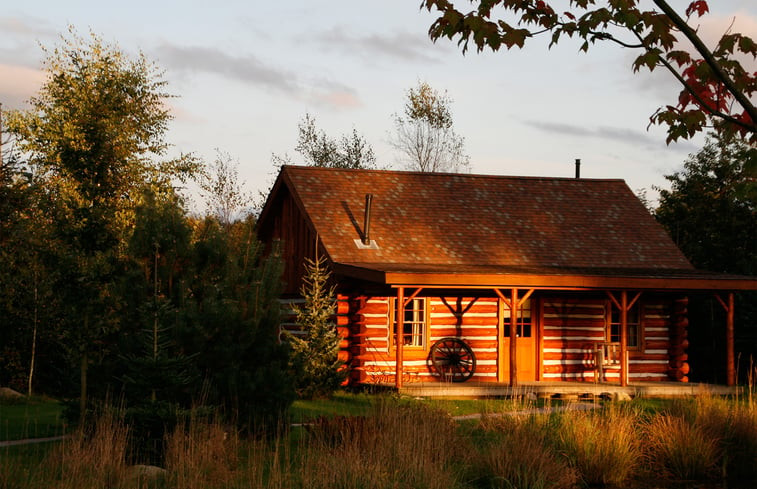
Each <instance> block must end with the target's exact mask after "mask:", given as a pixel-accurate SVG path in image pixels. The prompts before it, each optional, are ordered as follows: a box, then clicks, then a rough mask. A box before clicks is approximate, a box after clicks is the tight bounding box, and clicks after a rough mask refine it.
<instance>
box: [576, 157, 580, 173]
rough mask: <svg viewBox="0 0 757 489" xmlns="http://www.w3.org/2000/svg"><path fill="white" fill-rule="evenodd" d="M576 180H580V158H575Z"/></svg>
mask: <svg viewBox="0 0 757 489" xmlns="http://www.w3.org/2000/svg"><path fill="white" fill-rule="evenodd" d="M576 178H581V158H576Z"/></svg>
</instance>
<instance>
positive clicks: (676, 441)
mask: <svg viewBox="0 0 757 489" xmlns="http://www.w3.org/2000/svg"><path fill="white" fill-rule="evenodd" d="M718 442H719V440H718V439H717V438H714V437H713V435H712V433H707V432H706V431H705V430H704V429H703V428H702V427H701V426H699V425H697V424H692V423H690V422H687V421H686V420H685V419H683V418H681V417H678V416H673V415H670V414H661V415H659V416H655V417H654V418H653V419H652V420H651V421H650V423H649V424H648V426H647V429H646V447H647V454H646V459H647V461H648V464H649V467H650V468H651V469H652V470H653V471H655V473H657V474H659V475H663V476H665V477H667V478H669V479H674V480H704V479H709V478H711V477H713V476H714V475H715V474H716V473H717V471H716V467H717V463H718Z"/></svg>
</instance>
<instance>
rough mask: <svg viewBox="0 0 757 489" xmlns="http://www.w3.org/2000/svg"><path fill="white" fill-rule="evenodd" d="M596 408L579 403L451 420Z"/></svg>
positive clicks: (472, 415)
mask: <svg viewBox="0 0 757 489" xmlns="http://www.w3.org/2000/svg"><path fill="white" fill-rule="evenodd" d="M598 407H599V405H598V404H595V403H588V402H581V403H577V404H567V405H565V406H554V407H543V408H531V409H522V410H520V411H507V412H504V413H486V414H481V413H474V414H464V415H462V416H453V417H452V419H454V420H456V421H463V420H466V419H481V417H482V416H491V417H501V416H529V415H531V414H547V413H557V412H562V411H591V410H593V409H597V408H598Z"/></svg>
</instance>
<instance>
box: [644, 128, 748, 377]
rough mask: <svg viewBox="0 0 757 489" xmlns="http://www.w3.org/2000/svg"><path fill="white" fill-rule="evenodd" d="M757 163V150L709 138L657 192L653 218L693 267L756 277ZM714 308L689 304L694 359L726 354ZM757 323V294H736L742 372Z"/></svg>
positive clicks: (740, 142) (741, 143)
mask: <svg viewBox="0 0 757 489" xmlns="http://www.w3.org/2000/svg"><path fill="white" fill-rule="evenodd" d="M755 162H757V149H756V148H754V147H753V146H752V145H750V144H748V143H745V142H744V141H743V140H739V139H717V138H715V137H713V136H710V137H709V138H708V140H707V143H706V144H705V146H704V147H703V148H702V150H700V151H699V152H698V153H696V154H694V155H692V156H690V157H689V158H688V159H687V160H686V162H685V163H684V167H683V170H682V171H680V172H675V173H673V174H672V175H667V176H666V177H665V178H667V180H668V181H669V182H670V184H671V188H670V190H666V189H658V190H659V192H660V203H659V206H658V208H657V210H656V211H655V217H656V218H657V220H658V221H659V222H660V223H661V224H662V225H663V226H664V227H665V228H666V229H667V230H668V232H669V233H670V235H671V237H672V238H673V240H674V241H675V242H676V244H677V245H678V246H679V247H680V248H681V250H682V251H683V253H684V254H685V255H686V257H687V258H688V259H689V260H690V261H691V263H692V264H693V265H694V266H695V267H697V268H700V269H704V270H711V271H714V272H721V273H733V274H741V275H757V200H755V198H754V195H753V194H749V193H745V192H744V190H745V188H746V187H747V186H748V185H749V184H750V183H751V182H753V175H752V174H750V168H753V165H754V164H755ZM713 302H714V301H710V302H708V303H705V304H706V305H705V306H704V307H702V306H701V304H702V303H703V302H702V301H692V303H691V304H690V314H689V321H690V330H691V335H692V339H693V341H692V349H691V354H692V355H697V354H698V355H701V356H702V357H703V358H717V356H718V355H720V354H721V353H722V352H723V351H724V348H723V347H722V346H721V347H720V348H718V347H717V346H715V347H713V345H717V344H718V343H720V344H721V345H722V341H723V339H722V334H717V333H713V332H715V331H719V330H720V328H717V327H713V325H716V324H723V322H724V321H725V319H724V318H723V317H718V315H722V314H723V312H722V310H721V308H720V306H719V305H717V304H713ZM756 321H757V294H755V293H754V292H741V293H738V294H736V325H737V328H736V349H737V351H740V352H742V355H741V356H742V361H743V362H744V365H743V366H744V367H748V365H746V362H748V360H749V357H750V355H754V354H757V350H755V345H756V344H757V328H755V326H754V325H755V322H756ZM711 363H716V364H719V363H718V362H711ZM704 368H705V367H703V368H702V370H704ZM748 370H749V369H748V368H745V369H741V371H742V372H748ZM700 375H703V374H702V372H700ZM711 375H712V376H713V377H710V378H705V377H706V376H707V374H706V373H705V374H704V375H703V376H702V380H707V381H713V380H716V379H715V378H714V375H715V373H712V374H711Z"/></svg>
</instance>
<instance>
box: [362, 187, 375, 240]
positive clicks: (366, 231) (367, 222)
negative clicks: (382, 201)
mask: <svg viewBox="0 0 757 489" xmlns="http://www.w3.org/2000/svg"><path fill="white" fill-rule="evenodd" d="M372 201H373V194H365V218H364V220H363V244H364V245H366V246H368V245H370V244H371V234H370V233H371V202H372Z"/></svg>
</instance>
